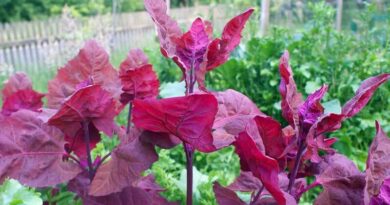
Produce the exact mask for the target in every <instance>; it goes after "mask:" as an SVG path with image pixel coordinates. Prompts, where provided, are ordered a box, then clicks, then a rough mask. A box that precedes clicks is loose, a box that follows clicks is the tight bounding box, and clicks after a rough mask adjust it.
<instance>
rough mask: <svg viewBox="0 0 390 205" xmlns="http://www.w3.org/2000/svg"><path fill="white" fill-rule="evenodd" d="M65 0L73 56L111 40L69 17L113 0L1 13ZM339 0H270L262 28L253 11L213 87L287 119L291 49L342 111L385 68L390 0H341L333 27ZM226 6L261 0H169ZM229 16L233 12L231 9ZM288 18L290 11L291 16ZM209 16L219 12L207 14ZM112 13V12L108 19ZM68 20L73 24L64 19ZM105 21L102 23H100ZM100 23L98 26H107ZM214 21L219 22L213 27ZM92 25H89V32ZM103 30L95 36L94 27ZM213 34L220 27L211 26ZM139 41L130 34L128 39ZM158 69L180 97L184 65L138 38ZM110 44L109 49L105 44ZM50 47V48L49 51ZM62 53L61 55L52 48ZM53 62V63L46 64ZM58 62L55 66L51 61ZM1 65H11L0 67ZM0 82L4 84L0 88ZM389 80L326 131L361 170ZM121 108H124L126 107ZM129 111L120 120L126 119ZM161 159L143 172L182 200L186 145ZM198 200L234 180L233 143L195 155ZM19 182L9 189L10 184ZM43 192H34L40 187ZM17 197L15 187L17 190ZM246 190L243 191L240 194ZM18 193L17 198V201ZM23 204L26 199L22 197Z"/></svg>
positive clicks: (41, 73)
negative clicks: (262, 31) (283, 69)
mask: <svg viewBox="0 0 390 205" xmlns="http://www.w3.org/2000/svg"><path fill="white" fill-rule="evenodd" d="M64 2H66V3H67V6H68V11H67V12H68V13H67V15H66V16H64V15H63V17H62V18H63V19H64V21H66V22H68V23H67V24H68V25H72V26H69V27H67V28H64V29H66V32H65V33H66V37H67V38H68V39H71V40H72V42H74V44H72V45H70V46H69V47H68V49H66V51H67V52H68V53H70V55H69V57H71V56H74V55H76V51H75V50H77V48H78V47H80V46H81V45H82V41H83V39H84V38H87V37H95V38H97V39H101V43H102V44H103V45H105V47H106V48H107V47H110V46H111V44H110V41H109V40H107V39H110V38H111V36H112V33H111V32H112V30H110V28H111V25H106V24H112V23H113V22H112V21H111V22H105V23H101V24H99V22H98V23H96V22H95V23H91V24H88V25H90V27H91V28H88V27H86V28H83V27H80V25H78V24H77V23H75V21H74V20H73V19H74V18H78V17H79V16H91V15H92V16H96V15H98V14H99V15H101V14H105V13H108V12H112V10H113V7H112V1H109V0H94V1H87V0H83V1H49V0H45V1H37V2H35V1H32V0H15V1H11V0H3V1H1V2H0V21H2V22H10V21H17V20H34V19H41V18H50V17H51V16H55V15H59V14H60V13H61V10H62V7H63V6H64ZM334 2H335V1H321V0H316V1H296V2H292V1H291V0H275V1H272V4H271V5H270V22H269V24H270V29H269V30H268V32H267V34H266V35H265V36H261V37H260V35H259V19H260V14H259V12H256V13H257V15H256V16H254V17H253V18H252V19H251V22H250V24H249V25H248V26H247V28H246V29H245V33H244V36H245V37H244V38H243V39H244V42H243V43H242V44H241V45H240V47H239V48H238V49H237V50H236V51H235V52H234V54H233V56H232V57H231V59H230V60H229V61H228V62H227V63H225V64H224V65H222V66H221V67H219V68H217V69H216V70H214V71H212V72H211V73H210V74H209V75H208V76H207V79H206V80H207V86H208V88H209V89H210V90H225V89H228V88H232V89H235V90H238V91H240V92H242V93H244V94H246V95H248V96H249V97H250V98H251V99H252V100H253V101H254V102H255V103H256V104H257V105H258V106H259V108H260V109H261V110H262V111H263V112H265V113H266V114H268V115H270V116H273V117H275V118H277V119H278V120H281V121H282V122H283V119H282V118H281V114H280V96H279V93H278V85H279V81H280V77H279V73H278V63H279V58H280V56H281V54H282V52H283V51H284V50H285V49H288V50H289V51H290V54H291V66H292V68H293V70H294V74H295V79H296V83H297V86H298V89H299V90H300V91H301V92H302V93H303V94H304V95H308V94H309V93H311V92H313V91H314V90H315V89H317V88H319V87H320V86H321V85H322V84H328V85H329V92H328V94H327V95H326V96H325V98H324V101H323V102H325V103H324V104H325V107H326V109H328V110H336V111H337V110H339V109H340V106H341V105H343V103H345V102H346V101H347V100H348V99H349V98H350V97H351V96H352V95H353V93H354V92H355V90H356V89H357V87H358V85H359V83H360V82H361V81H362V80H363V79H365V78H367V77H369V76H371V75H376V74H379V73H383V72H390V27H389V26H388V25H390V5H389V4H390V3H389V2H387V1H383V2H382V1H376V2H372V3H371V4H370V3H369V2H367V1H356V0H345V1H344V7H343V18H342V31H339V30H337V28H336V27H335V19H336V9H335V7H336V6H337V5H336V4H335V3H334ZM378 2H379V3H380V4H379V3H378ZM117 3H119V5H118V8H117V9H118V12H127V11H139V10H143V4H142V1H140V0H126V1H125V0H118V1H117ZM199 4H205V5H209V6H210V7H211V8H212V7H214V6H216V5H219V4H227V6H228V8H231V11H230V12H231V13H237V12H238V9H240V10H242V8H246V7H250V6H252V7H253V6H256V7H258V11H259V8H260V6H261V1H259V0H258V1H250V0H198V1H196V0H171V7H173V8H175V7H180V6H194V5H195V6H196V5H199ZM230 16H233V15H230ZM290 17H291V18H290ZM211 19H215V15H214V16H211ZM112 20H115V18H112ZM69 22H70V23H69ZM103 25H106V27H107V28H103V29H98V28H95V27H101V26H103ZM103 27H104V26H103ZM217 27H218V25H217ZM94 29H95V30H94ZM99 32H100V34H99ZM215 33H216V35H217V34H218V35H219V33H220V29H217V30H216V31H215ZM133 41H135V40H132V39H131V42H133ZM142 47H143V48H144V50H145V51H146V53H147V54H148V56H149V58H150V61H151V62H152V64H153V65H154V68H155V69H156V71H157V73H158V75H159V78H160V81H161V84H162V85H161V97H168V96H177V95H181V94H182V93H183V92H182V90H183V84H182V83H178V81H180V79H181V72H180V69H178V68H177V66H176V65H175V64H174V63H173V62H172V61H170V60H168V59H165V58H164V57H163V56H162V55H161V53H160V52H159V45H158V43H157V42H156V41H149V42H148V43H147V44H144V45H143V46H142ZM107 49H108V50H109V48H107ZM126 53H127V50H113V51H112V52H111V62H112V63H113V65H114V66H115V67H118V66H119V64H120V62H121V61H122V60H123V59H124V58H125V56H126ZM48 55H49V54H48ZM52 55H58V54H52ZM52 66H54V65H52ZM54 68H56V67H54ZM2 69H3V70H7V72H2ZM8 70H11V71H10V72H13V71H20V70H22V69H21V68H18V67H15V66H12V65H8V64H4V63H3V64H2V62H1V59H0V80H1V81H3V80H5V79H6V78H7V73H10V72H8ZM54 72H55V69H52V68H50V69H46V68H45V67H41V68H40V69H39V70H38V71H37V72H32V73H29V74H30V77H31V78H32V80H33V83H34V87H35V88H36V89H38V90H39V91H41V92H45V91H46V83H47V80H49V79H50V78H51V77H52V76H53V73H54ZM0 87H1V86H0ZM389 108H390V85H389V83H387V84H385V85H383V86H382V87H381V88H380V89H379V90H378V91H377V92H376V94H375V95H374V98H373V99H372V100H371V102H370V103H369V105H368V106H367V107H366V108H365V109H364V110H363V111H362V112H361V113H360V114H359V115H358V116H357V117H355V118H353V119H351V120H348V121H346V122H345V123H344V124H343V127H342V129H341V130H340V131H338V132H335V133H332V134H331V136H334V137H337V138H338V142H337V143H336V144H335V148H336V149H337V150H338V151H339V152H341V153H343V154H345V155H347V156H348V157H350V158H352V159H353V160H354V161H355V162H356V164H357V165H358V166H359V168H360V169H362V170H363V169H364V167H365V160H366V157H367V149H368V147H369V144H370V143H371V140H372V138H373V136H374V133H375V130H374V121H375V120H379V121H380V122H381V124H382V125H383V128H384V130H385V131H386V132H390V119H389V116H390V109H389ZM125 110H126V109H125ZM126 116H127V114H126V113H122V114H121V115H120V116H119V117H118V119H117V121H118V123H119V124H124V122H125V121H126ZM117 143H118V139H117V138H113V139H110V138H108V137H104V138H103V140H102V142H101V143H99V144H98V145H97V148H96V149H95V150H94V157H96V156H97V155H99V154H100V155H102V154H104V153H107V152H108V151H109V150H110V149H112V148H113V147H114V145H115V144H117ZM158 153H159V157H160V158H159V161H158V162H156V163H155V164H154V165H153V167H152V168H151V169H150V170H149V171H148V172H152V173H153V174H155V175H156V179H157V181H158V183H159V184H160V185H161V186H162V187H164V188H165V189H166V190H167V191H166V192H164V193H163V195H164V196H165V197H167V198H168V199H169V200H179V201H181V202H184V193H185V190H184V186H183V178H182V176H185V172H184V170H185V167H184V166H185V163H184V162H185V156H184V153H183V152H182V147H181V146H178V147H176V148H174V149H172V150H158ZM194 164H195V169H196V170H195V171H194V173H196V174H195V179H194V181H197V184H196V186H195V187H196V195H195V197H196V199H195V200H196V204H201V205H206V204H207V205H209V204H211V205H215V204H216V201H215V199H214V194H213V192H212V183H213V182H214V181H219V182H220V183H221V184H222V185H227V184H229V183H231V182H232V181H233V180H234V179H235V177H236V176H237V175H238V173H239V168H240V167H239V161H238V157H237V156H236V155H235V153H234V149H233V148H225V149H223V150H220V151H218V152H215V153H211V154H202V153H196V155H195V163H194ZM9 183H16V182H14V181H7V182H6V183H4V184H3V185H2V188H0V196H3V195H7V196H8V195H10V194H11V195H12V193H16V192H15V191H12V192H11V191H9V190H10V188H4V187H10V185H9ZM13 187H17V188H16V189H17V190H19V189H20V190H21V192H24V191H27V192H29V193H30V192H31V193H30V195H31V196H34V197H38V198H41V199H42V200H43V201H48V202H49V204H50V203H51V204H54V203H57V204H67V203H69V202H72V204H74V203H75V204H77V203H78V204H80V203H81V202H80V201H78V200H75V199H74V195H73V194H72V193H70V192H67V191H66V186H65V185H63V186H59V187H56V188H55V189H44V190H36V191H34V190H31V189H28V188H25V187H22V186H13ZM14 189H15V188H14ZM320 190H321V189H320V188H317V189H315V190H314V191H310V192H308V193H307V194H305V196H304V198H303V200H302V201H301V204H311V203H312V201H313V199H314V198H315V197H316V195H317V193H318V192H319V191H320ZM37 192H39V193H37ZM16 196H17V195H16ZM244 197H245V196H244ZM22 201H23V200H22ZM19 204H23V203H22V202H21V203H19Z"/></svg>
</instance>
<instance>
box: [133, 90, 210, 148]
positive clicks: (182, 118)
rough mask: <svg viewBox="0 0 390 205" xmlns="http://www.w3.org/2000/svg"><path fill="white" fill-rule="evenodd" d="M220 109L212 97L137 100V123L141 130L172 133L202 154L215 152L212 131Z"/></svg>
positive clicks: (135, 119)
mask: <svg viewBox="0 0 390 205" xmlns="http://www.w3.org/2000/svg"><path fill="white" fill-rule="evenodd" d="M205 105H207V106H205ZM217 106H218V105H217V100H216V99H215V97H214V96H213V95H208V94H194V95H190V96H186V97H176V98H168V99H162V100H156V99H145V100H135V101H134V110H133V122H134V124H135V125H136V127H138V128H142V129H145V130H149V131H153V132H164V133H170V134H172V135H175V136H176V137H178V138H180V139H181V140H182V141H184V142H186V143H189V144H191V145H192V146H194V147H195V148H196V149H198V150H199V151H202V152H211V151H215V147H214V146H213V137H212V135H211V127H212V124H213V122H214V117H215V114H216V113H217Z"/></svg>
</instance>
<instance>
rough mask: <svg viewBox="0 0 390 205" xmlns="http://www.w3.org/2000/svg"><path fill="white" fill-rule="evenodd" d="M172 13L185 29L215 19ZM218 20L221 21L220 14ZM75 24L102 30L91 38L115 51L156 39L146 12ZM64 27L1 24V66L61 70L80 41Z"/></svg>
mask: <svg viewBox="0 0 390 205" xmlns="http://www.w3.org/2000/svg"><path fill="white" fill-rule="evenodd" d="M171 13H172V15H173V16H175V18H176V19H177V20H178V21H179V22H180V24H186V26H188V23H189V22H191V20H193V18H194V17H196V16H198V15H202V16H213V15H215V12H214V10H213V11H211V9H210V8H209V7H208V6H196V7H194V8H178V9H171ZM210 13H211V14H210ZM220 13H223V12H220ZM218 17H220V18H219V19H221V18H223V17H222V16H221V14H218ZM112 21H114V25H113V27H112V28H115V30H112V28H111V27H110V28H107V27H104V26H101V25H102V24H106V23H110V22H112ZM74 23H75V24H76V25H77V26H76V28H78V29H84V28H86V27H87V26H88V25H89V26H91V25H98V26H99V27H102V28H101V29H103V30H99V29H97V30H98V31H95V32H98V33H92V36H95V37H96V38H98V39H101V36H103V37H105V38H110V39H108V40H109V41H108V42H109V45H108V46H109V47H110V48H113V49H117V50H118V51H125V52H128V50H129V49H130V48H135V47H142V46H145V45H148V44H149V41H151V40H154V39H153V37H154V36H155V35H156V31H155V27H154V24H153V22H152V20H151V18H150V16H149V15H148V14H147V13H146V12H133V13H122V14H117V15H115V16H114V17H113V16H111V15H100V16H95V17H89V19H87V18H85V19H78V20H76V21H75V22H74ZM111 24H112V23H111ZM64 26H67V25H64V22H63V19H61V18H52V19H49V20H40V21H33V22H18V23H11V24H9V23H6V24H0V64H7V65H11V66H12V67H13V68H15V69H16V70H26V69H29V70H30V69H31V70H33V71H34V72H35V71H37V72H39V71H40V70H41V69H47V68H48V66H51V67H52V66H55V67H59V66H61V65H62V64H63V63H64V62H65V58H66V57H69V56H67V55H64V54H65V53H69V52H70V49H69V47H74V46H75V45H77V44H78V42H79V41H80V39H79V38H80V37H79V33H75V34H70V35H69V33H65V32H64V29H63V27H64ZM217 27H218V25H217ZM72 28H73V26H72ZM93 29H95V28H92V30H93ZM93 31H94V30H93ZM76 32H77V31H76ZM99 32H101V33H99ZM69 36H71V37H69ZM101 40H104V39H101ZM71 50H72V49H71Z"/></svg>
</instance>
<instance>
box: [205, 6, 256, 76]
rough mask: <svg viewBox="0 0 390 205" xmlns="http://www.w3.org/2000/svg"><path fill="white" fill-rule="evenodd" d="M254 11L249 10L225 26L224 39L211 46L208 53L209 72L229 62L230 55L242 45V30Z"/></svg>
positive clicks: (216, 40)
mask: <svg viewBox="0 0 390 205" xmlns="http://www.w3.org/2000/svg"><path fill="white" fill-rule="evenodd" d="M253 11H254V9H248V10H247V11H245V12H243V13H241V14H239V15H237V16H236V17H234V18H232V19H231V20H230V21H229V22H228V23H227V24H226V25H225V27H224V29H223V32H222V37H221V38H220V39H215V40H214V41H213V42H212V43H211V44H210V46H209V48H208V51H207V66H206V70H207V71H209V70H212V69H214V68H216V67H218V66H219V65H221V64H223V63H225V62H226V61H227V60H228V58H229V55H230V53H231V52H232V51H233V50H234V49H235V48H236V47H237V46H238V45H239V44H240V41H241V37H242V36H241V33H242V30H243V29H244V27H245V24H246V22H247V21H248V19H249V17H250V16H251V15H252V13H253Z"/></svg>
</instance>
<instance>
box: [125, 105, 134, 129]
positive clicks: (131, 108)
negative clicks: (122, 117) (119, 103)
mask: <svg viewBox="0 0 390 205" xmlns="http://www.w3.org/2000/svg"><path fill="white" fill-rule="evenodd" d="M132 110H133V103H132V102H130V103H129V114H128V115H127V128H126V134H129V133H130V127H131V111H132Z"/></svg>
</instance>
